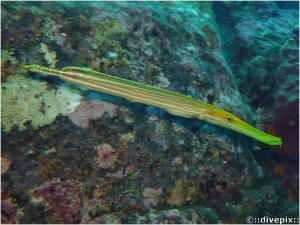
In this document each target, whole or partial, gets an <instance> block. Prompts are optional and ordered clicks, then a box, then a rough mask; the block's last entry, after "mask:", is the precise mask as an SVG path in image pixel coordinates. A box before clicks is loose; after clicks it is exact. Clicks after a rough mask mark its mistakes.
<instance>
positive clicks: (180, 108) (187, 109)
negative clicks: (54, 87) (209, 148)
mask: <svg viewBox="0 0 300 225" xmlns="http://www.w3.org/2000/svg"><path fill="white" fill-rule="evenodd" d="M18 66H20V67H22V68H24V69H27V70H29V71H32V72H36V73H42V74H50V75H54V76H58V77H60V78H61V79H63V80H65V81H68V82H70V83H72V84H75V85H78V86H83V87H85V88H87V89H90V90H95V91H100V92H104V93H107V94H111V95H115V96H118V97H122V98H125V99H127V100H130V101H132V102H138V103H143V104H147V105H151V106H155V107H158V108H162V109H165V110H166V111H168V112H169V113H170V114H172V115H176V116H182V117H186V118H198V119H201V120H205V121H207V122H209V123H212V124H216V125H219V126H222V127H226V128H229V129H232V130H235V131H237V132H239V133H242V134H244V135H247V136H249V137H252V138H254V139H256V140H258V141H261V142H263V143H265V144H268V145H280V146H281V145H282V140H281V138H279V137H275V136H273V135H270V134H267V133H265V132H263V131H261V130H258V129H256V128H254V127H252V126H251V125H249V124H247V123H245V122H244V121H242V120H240V119H239V118H238V117H236V116H235V115H233V114H231V113H229V112H227V111H225V110H223V109H221V108H219V107H216V106H213V105H211V104H208V103H205V102H202V101H200V100H197V99H194V98H191V97H188V96H185V95H182V94H179V93H176V92H172V91H168V90H165V89H162V88H158V87H153V86H150V85H146V84H142V83H138V82H134V81H130V80H126V79H123V78H120V77H116V76H112V75H108V74H104V73H100V72H97V71H94V70H92V69H85V68H78V67H65V68H63V69H62V70H59V69H54V68H49V67H44V66H40V65H36V64H18Z"/></svg>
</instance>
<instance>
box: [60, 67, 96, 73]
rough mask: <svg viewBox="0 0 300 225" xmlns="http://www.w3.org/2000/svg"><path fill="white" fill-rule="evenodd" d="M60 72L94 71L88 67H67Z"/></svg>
mask: <svg viewBox="0 0 300 225" xmlns="http://www.w3.org/2000/svg"><path fill="white" fill-rule="evenodd" d="M61 70H62V71H76V70H77V71H80V70H84V71H91V72H92V71H94V70H93V69H92V68H89V67H73V66H68V67H64V68H62V69H61Z"/></svg>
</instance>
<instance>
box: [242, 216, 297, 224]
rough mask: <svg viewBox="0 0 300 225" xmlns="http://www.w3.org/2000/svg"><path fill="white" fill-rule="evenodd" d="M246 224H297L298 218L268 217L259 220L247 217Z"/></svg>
mask: <svg viewBox="0 0 300 225" xmlns="http://www.w3.org/2000/svg"><path fill="white" fill-rule="evenodd" d="M246 222H247V223H249V224H251V223H254V224H255V223H260V224H263V223H273V224H299V217H298V218H289V217H287V216H286V217H280V218H272V217H268V216H264V217H261V218H256V217H252V216H248V217H247V218H246Z"/></svg>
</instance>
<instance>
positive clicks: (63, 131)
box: [1, 1, 299, 224]
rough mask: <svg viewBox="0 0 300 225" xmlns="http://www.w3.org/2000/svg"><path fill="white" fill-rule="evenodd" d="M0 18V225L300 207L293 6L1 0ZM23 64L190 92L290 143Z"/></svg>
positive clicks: (232, 219)
mask: <svg viewBox="0 0 300 225" xmlns="http://www.w3.org/2000/svg"><path fill="white" fill-rule="evenodd" d="M1 20H2V25H3V26H2V27H1V44H2V49H1V56H2V71H1V72H2V77H1V81H2V96H1V97H2V98H1V104H2V105H1V110H2V114H1V122H2V132H1V154H2V155H1V156H2V157H1V160H2V174H1V199H2V202H1V206H2V214H1V215H2V217H1V222H2V223H24V224H26V223H27V224H32V223H37V224H43V223H95V224H98V223H125V224H126V223H127V224H138V223H157V224H159V223H173V224H175V223H184V224H190V223H193V224H198V223H199V224H200V223H201V224H205V223H206V224H209V223H214V224H216V223H232V224H233V223H234V224H236V223H241V224H242V223H245V221H246V218H247V216H248V215H249V216H250V215H251V216H253V217H256V218H259V217H261V216H262V215H267V216H269V217H270V218H271V217H274V218H275V217H278V216H281V217H285V216H289V217H295V218H297V217H299V211H298V209H299V204H298V201H299V185H298V177H299V169H298V160H297V159H296V158H297V156H298V146H299V141H298V140H299V139H298V137H296V136H297V135H298V130H297V128H298V114H299V111H298V108H297V102H298V98H299V97H298V83H297V81H298V79H299V78H298V67H299V63H298V61H299V59H298V51H299V50H298V45H297V43H298V40H299V35H298V33H299V26H297V25H295V24H297V23H298V6H295V4H289V3H286V5H285V3H283V2H280V3H277V2H270V1H263V2H230V1H221V2H215V1H214V2H209V1H208V2H177V1H175V2H115V1H114V2H78V1H76V2H70V1H68V2H44V1H41V2H34V3H33V2H26V1H22V2H5V1H4V2H1ZM15 63H32V64H40V65H44V66H51V67H56V68H59V69H61V68H64V67H68V66H76V67H91V68H93V69H96V70H98V71H101V72H104V73H107V74H111V75H113V76H118V77H122V78H125V79H129V80H132V81H136V82H141V83H144V84H148V85H152V86H158V87H161V88H164V89H166V90H171V91H174V92H178V93H181V94H184V95H187V96H192V97H193V98H196V99H200V100H202V101H204V102H207V103H209V104H212V105H216V106H219V107H221V108H224V109H225V110H227V111H230V112H232V113H234V114H236V115H237V116H238V117H239V118H241V119H243V120H245V121H246V122H247V123H249V124H251V125H253V126H255V127H257V128H259V129H261V130H265V131H266V132H268V133H272V134H276V135H277V136H280V137H282V138H283V145H282V147H281V148H276V147H270V146H267V145H264V144H263V143H258V142H257V141H255V140H253V139H251V138H248V137H246V136H244V135H242V134H239V133H237V132H235V131H232V130H228V129H226V128H223V127H218V126H215V125H213V124H209V123H207V122H205V121H201V120H198V119H186V118H181V117H176V116H172V115H170V114H168V113H166V112H165V111H164V110H162V109H158V108H155V107H150V106H147V105H143V104H138V103H131V102H128V101H126V100H124V99H122V98H118V97H113V96H111V95H108V94H104V93H97V92H94V91H87V90H84V89H82V88H81V89H80V90H78V88H79V87H76V86H74V85H70V84H67V82H65V81H63V80H61V79H60V78H58V77H53V76H41V75H40V74H38V73H32V72H28V74H25V73H24V72H23V71H22V72H21V71H19V70H18V69H17V67H16V65H15ZM129 91H130V90H129ZM273 97H275V98H273ZM256 150H259V151H256ZM266 178H268V179H266Z"/></svg>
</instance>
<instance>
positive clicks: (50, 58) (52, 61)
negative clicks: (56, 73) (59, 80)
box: [40, 43, 58, 68]
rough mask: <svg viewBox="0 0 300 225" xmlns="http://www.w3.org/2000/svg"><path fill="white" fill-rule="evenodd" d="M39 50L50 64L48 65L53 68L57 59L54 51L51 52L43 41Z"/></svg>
mask: <svg viewBox="0 0 300 225" xmlns="http://www.w3.org/2000/svg"><path fill="white" fill-rule="evenodd" d="M40 52H41V53H44V59H45V60H46V61H47V63H48V64H50V67H52V68H55V64H56V62H57V61H58V60H56V52H54V51H52V52H51V51H50V50H49V48H48V46H47V45H46V44H45V43H41V44H40Z"/></svg>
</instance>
